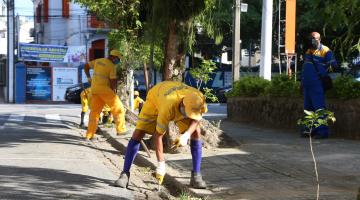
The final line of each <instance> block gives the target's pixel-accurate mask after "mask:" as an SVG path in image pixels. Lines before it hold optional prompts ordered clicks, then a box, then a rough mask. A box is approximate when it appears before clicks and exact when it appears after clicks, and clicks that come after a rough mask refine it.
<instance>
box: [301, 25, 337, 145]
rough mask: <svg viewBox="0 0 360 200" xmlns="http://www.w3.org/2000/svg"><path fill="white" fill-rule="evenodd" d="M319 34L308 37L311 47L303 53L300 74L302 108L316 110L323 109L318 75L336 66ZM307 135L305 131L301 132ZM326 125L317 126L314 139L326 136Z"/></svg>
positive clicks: (325, 74) (330, 70)
mask: <svg viewBox="0 0 360 200" xmlns="http://www.w3.org/2000/svg"><path fill="white" fill-rule="evenodd" d="M320 41H321V38H320V34H319V33H318V32H312V33H311V34H310V37H309V43H310V44H311V47H310V48H309V49H308V50H307V51H306V53H305V55H304V65H303V69H302V74H301V84H302V86H303V94H304V110H309V111H316V110H318V109H325V107H326V105H325V90H324V87H323V85H322V82H321V80H320V77H324V76H327V74H328V72H332V70H333V68H334V67H338V65H337V62H336V60H335V58H334V55H333V53H332V51H331V50H330V49H329V48H328V47H327V46H325V45H323V44H322V43H321V42H320ZM301 134H302V136H303V137H307V136H309V135H307V134H306V133H304V132H303V133H301ZM328 134H329V130H328V127H327V126H324V125H322V126H319V127H317V128H316V129H314V132H313V133H312V134H311V135H312V136H314V137H315V138H316V139H322V138H327V137H328Z"/></svg>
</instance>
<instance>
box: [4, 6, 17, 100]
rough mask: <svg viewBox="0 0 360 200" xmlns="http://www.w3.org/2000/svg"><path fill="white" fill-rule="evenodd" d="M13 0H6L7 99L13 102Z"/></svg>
mask: <svg viewBox="0 0 360 200" xmlns="http://www.w3.org/2000/svg"><path fill="white" fill-rule="evenodd" d="M14 8H15V6H14V0H7V60H6V61H7V62H6V65H7V73H6V80H7V101H8V102H9V103H14V91H15V87H14V86H15V85H14V82H15V81H14V79H15V72H14V39H15V37H14V35H15V34H14V27H15V26H14V25H15V23H14Z"/></svg>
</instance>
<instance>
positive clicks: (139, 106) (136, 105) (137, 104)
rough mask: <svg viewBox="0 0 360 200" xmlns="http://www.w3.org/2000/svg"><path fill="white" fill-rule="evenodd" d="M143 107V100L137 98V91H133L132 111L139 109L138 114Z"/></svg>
mask: <svg viewBox="0 0 360 200" xmlns="http://www.w3.org/2000/svg"><path fill="white" fill-rule="evenodd" d="M143 105H144V100H143V99H142V98H141V97H140V96H139V91H134V111H135V110H136V109H139V113H140V112H141V109H142V107H143Z"/></svg>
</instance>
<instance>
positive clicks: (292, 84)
mask: <svg viewBox="0 0 360 200" xmlns="http://www.w3.org/2000/svg"><path fill="white" fill-rule="evenodd" d="M265 95H266V96H270V97H300V96H301V94H300V82H298V81H296V80H295V78H294V77H293V78H289V76H287V75H286V74H284V75H277V76H274V77H273V78H272V79H271V82H270V84H269V86H268V87H266V88H265Z"/></svg>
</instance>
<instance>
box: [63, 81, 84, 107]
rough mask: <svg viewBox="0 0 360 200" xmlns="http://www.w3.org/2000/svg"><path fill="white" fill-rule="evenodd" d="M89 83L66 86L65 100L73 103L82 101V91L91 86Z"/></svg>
mask: <svg viewBox="0 0 360 200" xmlns="http://www.w3.org/2000/svg"><path fill="white" fill-rule="evenodd" d="M89 87H90V84H89V83H79V84H76V85H73V86H71V87H68V88H66V91H65V100H66V101H68V102H72V103H81V99H80V93H81V92H82V91H83V90H84V89H86V88H89Z"/></svg>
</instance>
